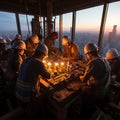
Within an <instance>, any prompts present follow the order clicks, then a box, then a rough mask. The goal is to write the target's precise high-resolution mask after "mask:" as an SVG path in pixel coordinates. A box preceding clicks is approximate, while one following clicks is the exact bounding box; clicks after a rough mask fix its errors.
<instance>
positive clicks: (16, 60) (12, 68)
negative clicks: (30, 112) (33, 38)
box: [6, 40, 26, 108]
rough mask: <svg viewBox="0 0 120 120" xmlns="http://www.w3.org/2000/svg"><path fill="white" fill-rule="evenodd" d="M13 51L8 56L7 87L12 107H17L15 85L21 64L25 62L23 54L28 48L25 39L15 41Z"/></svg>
mask: <svg viewBox="0 0 120 120" xmlns="http://www.w3.org/2000/svg"><path fill="white" fill-rule="evenodd" d="M12 48H13V53H11V54H10V55H9V56H8V60H7V63H8V64H7V72H6V74H7V89H8V95H9V98H10V101H11V103H12V105H13V106H12V107H13V108H15V107H16V102H15V101H16V99H15V85H16V80H17V76H18V72H19V69H20V66H21V64H22V62H23V58H22V56H23V54H24V50H25V49H26V44H25V42H24V41H22V40H20V41H19V42H14V43H13V46H12Z"/></svg>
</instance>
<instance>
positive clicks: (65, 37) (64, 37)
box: [62, 36, 68, 45]
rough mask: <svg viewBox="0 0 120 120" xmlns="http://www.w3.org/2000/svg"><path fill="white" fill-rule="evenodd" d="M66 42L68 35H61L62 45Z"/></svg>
mask: <svg viewBox="0 0 120 120" xmlns="http://www.w3.org/2000/svg"><path fill="white" fill-rule="evenodd" d="M67 43H68V37H67V36H63V37H62V45H66V44H67Z"/></svg>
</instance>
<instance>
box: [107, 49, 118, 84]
mask: <svg viewBox="0 0 120 120" xmlns="http://www.w3.org/2000/svg"><path fill="white" fill-rule="evenodd" d="M106 59H107V60H108V62H109V64H110V67H111V77H112V78H113V79H112V80H113V81H114V80H115V81H117V82H119V83H120V55H119V53H118V51H117V49H115V48H111V49H109V50H108V51H107V53H106Z"/></svg>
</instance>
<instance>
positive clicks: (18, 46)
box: [12, 40, 26, 50]
mask: <svg viewBox="0 0 120 120" xmlns="http://www.w3.org/2000/svg"><path fill="white" fill-rule="evenodd" d="M12 48H14V49H24V50H25V49H26V44H25V42H24V41H23V40H20V41H17V42H14V43H13V46H12Z"/></svg>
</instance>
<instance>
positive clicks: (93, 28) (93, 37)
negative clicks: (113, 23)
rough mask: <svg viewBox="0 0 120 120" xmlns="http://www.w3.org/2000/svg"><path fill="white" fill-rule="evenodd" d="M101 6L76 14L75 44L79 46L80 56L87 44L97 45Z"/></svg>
mask: <svg viewBox="0 0 120 120" xmlns="http://www.w3.org/2000/svg"><path fill="white" fill-rule="evenodd" d="M102 11H103V6H98V7H93V8H89V9H84V10H80V11H77V12H76V35H75V42H76V43H77V44H78V45H79V47H80V51H81V54H83V55H84V52H83V48H84V45H85V44H86V43H88V42H94V43H96V44H97V43H98V37H99V30H100V24H101V18H102Z"/></svg>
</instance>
